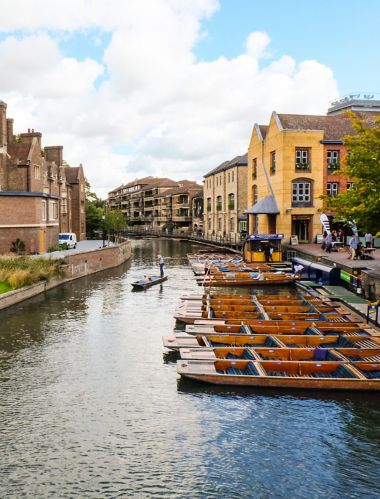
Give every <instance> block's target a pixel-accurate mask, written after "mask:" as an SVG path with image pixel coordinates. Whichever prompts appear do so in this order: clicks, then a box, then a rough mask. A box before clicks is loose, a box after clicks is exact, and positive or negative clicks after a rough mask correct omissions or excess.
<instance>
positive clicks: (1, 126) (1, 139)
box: [0, 100, 7, 147]
mask: <svg viewBox="0 0 380 499" xmlns="http://www.w3.org/2000/svg"><path fill="white" fill-rule="evenodd" d="M6 145H7V105H6V104H5V102H3V101H2V100H0V147H4V146H6Z"/></svg>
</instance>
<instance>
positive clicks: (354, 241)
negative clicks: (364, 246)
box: [348, 232, 359, 260]
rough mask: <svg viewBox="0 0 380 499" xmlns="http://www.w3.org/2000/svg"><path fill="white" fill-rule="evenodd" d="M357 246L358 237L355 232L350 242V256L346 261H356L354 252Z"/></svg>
mask: <svg viewBox="0 0 380 499" xmlns="http://www.w3.org/2000/svg"><path fill="white" fill-rule="evenodd" d="M358 245H359V236H358V233H357V232H356V233H355V234H354V235H353V236H352V237H351V241H350V252H351V255H350V256H349V257H348V260H355V259H356V251H357V249H358Z"/></svg>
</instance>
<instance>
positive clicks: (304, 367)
mask: <svg viewBox="0 0 380 499" xmlns="http://www.w3.org/2000/svg"><path fill="white" fill-rule="evenodd" d="M177 372H178V374H180V375H181V376H183V377H186V378H190V379H195V380H198V381H203V382H206V383H212V384H217V385H233V386H254V387H266V388H293V389H294V388H296V389H313V390H380V364H371V363H366V362H356V363H353V364H352V365H351V364H349V363H344V362H331V361H329V362H307V361H306V362H303V361H302V362H298V361H253V360H238V359H236V360H229V359H224V360H183V359H181V360H179V361H177Z"/></svg>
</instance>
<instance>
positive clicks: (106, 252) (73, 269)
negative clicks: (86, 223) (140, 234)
mask: <svg viewBox="0 0 380 499" xmlns="http://www.w3.org/2000/svg"><path fill="white" fill-rule="evenodd" d="M130 257H131V243H130V242H129V241H126V242H124V243H121V244H119V245H118V246H110V247H108V248H99V249H95V250H91V251H87V252H83V253H76V254H72V255H68V256H66V257H65V264H66V265H67V267H66V277H68V278H73V279H76V278H77V277H81V276H84V275H87V274H93V273H95V272H100V271H101V270H105V269H111V268H112V267H117V266H118V265H120V264H121V263H123V262H125V261H126V260H128V259H129V258H130Z"/></svg>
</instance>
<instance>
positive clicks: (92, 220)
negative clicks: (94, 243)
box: [85, 179, 104, 238]
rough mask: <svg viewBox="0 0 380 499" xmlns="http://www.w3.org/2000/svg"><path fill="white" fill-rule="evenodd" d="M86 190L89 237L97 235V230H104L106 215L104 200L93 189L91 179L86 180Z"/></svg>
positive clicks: (87, 230)
mask: <svg viewBox="0 0 380 499" xmlns="http://www.w3.org/2000/svg"><path fill="white" fill-rule="evenodd" d="M85 192H86V204H85V207H86V236H87V237H88V238H94V237H96V232H99V231H102V229H103V219H102V216H103V215H104V201H102V200H101V199H100V198H99V197H98V196H97V195H96V194H95V192H92V191H91V186H90V183H89V181H88V180H87V179H86V180H85Z"/></svg>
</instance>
